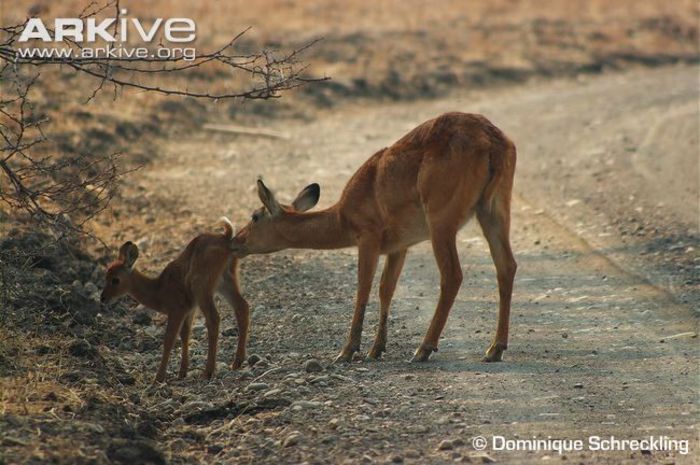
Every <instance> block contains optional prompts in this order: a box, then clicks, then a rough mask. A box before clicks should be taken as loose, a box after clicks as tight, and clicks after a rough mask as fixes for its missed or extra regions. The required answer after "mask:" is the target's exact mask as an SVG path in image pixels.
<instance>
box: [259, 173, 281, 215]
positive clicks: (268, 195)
mask: <svg viewBox="0 0 700 465" xmlns="http://www.w3.org/2000/svg"><path fill="white" fill-rule="evenodd" d="M258 197H260V201H261V202H262V203H263V205H265V208H267V211H269V212H270V214H271V215H273V216H274V215H277V214H278V213H279V212H281V211H282V208H281V207H280V204H279V203H277V200H275V195H274V194H273V193H272V191H270V189H268V188H267V186H266V185H265V183H264V182H263V181H262V179H258Z"/></svg>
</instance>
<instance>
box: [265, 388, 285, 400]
mask: <svg viewBox="0 0 700 465" xmlns="http://www.w3.org/2000/svg"><path fill="white" fill-rule="evenodd" d="M281 393H282V389H270V390H269V391H265V393H264V394H263V397H266V398H267V397H274V396H276V395H278V394H281Z"/></svg>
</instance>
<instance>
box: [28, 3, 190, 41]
mask: <svg viewBox="0 0 700 465" xmlns="http://www.w3.org/2000/svg"><path fill="white" fill-rule="evenodd" d="M119 13H120V15H121V16H120V17H119V18H106V19H103V20H102V21H100V22H99V23H98V20H97V19H96V18H86V19H81V18H55V19H54V24H53V30H54V36H53V37H51V34H50V33H49V29H48V28H47V27H46V25H45V24H44V21H43V20H42V19H41V18H30V19H29V20H27V23H26V25H25V27H24V30H23V31H22V34H21V35H20V37H19V39H18V41H19V42H28V41H30V40H33V39H37V40H41V41H43V42H63V41H64V39H70V40H73V41H75V42H96V41H97V40H98V38H99V39H102V40H104V41H105V42H110V43H114V42H127V41H128V40H129V38H130V37H133V35H134V34H135V35H136V37H138V38H139V39H140V40H142V41H143V42H151V41H152V40H153V39H154V38H155V37H156V36H157V35H158V32H159V31H162V33H163V37H164V38H165V40H167V41H168V42H177V43H185V42H192V41H193V40H194V39H195V37H196V29H197V27H196V24H195V22H194V20H192V19H191V18H168V19H165V18H156V19H155V20H154V21H153V23H152V24H150V26H149V25H145V24H143V23H142V22H141V20H140V19H138V18H128V17H126V14H127V10H126V9H125V8H124V9H121V10H120V12H119ZM117 21H119V29H118V31H117V35H118V37H115V35H114V25H115V23H116V22H117ZM110 29H111V31H110Z"/></svg>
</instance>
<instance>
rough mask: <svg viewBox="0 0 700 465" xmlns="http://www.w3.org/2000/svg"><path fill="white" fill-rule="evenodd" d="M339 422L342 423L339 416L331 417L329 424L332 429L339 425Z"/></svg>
mask: <svg viewBox="0 0 700 465" xmlns="http://www.w3.org/2000/svg"><path fill="white" fill-rule="evenodd" d="M338 423H340V420H338V419H337V418H331V420H330V421H329V422H328V426H329V427H330V429H336V428H337V427H338Z"/></svg>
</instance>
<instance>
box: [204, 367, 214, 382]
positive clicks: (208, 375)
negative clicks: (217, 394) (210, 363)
mask: <svg viewBox="0 0 700 465" xmlns="http://www.w3.org/2000/svg"><path fill="white" fill-rule="evenodd" d="M213 376H214V370H210V369H208V368H206V369H205V370H204V371H203V372H202V379H211V378H212V377H213Z"/></svg>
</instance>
